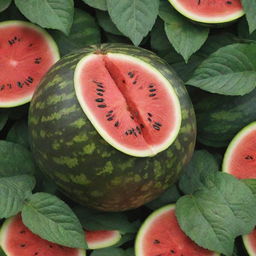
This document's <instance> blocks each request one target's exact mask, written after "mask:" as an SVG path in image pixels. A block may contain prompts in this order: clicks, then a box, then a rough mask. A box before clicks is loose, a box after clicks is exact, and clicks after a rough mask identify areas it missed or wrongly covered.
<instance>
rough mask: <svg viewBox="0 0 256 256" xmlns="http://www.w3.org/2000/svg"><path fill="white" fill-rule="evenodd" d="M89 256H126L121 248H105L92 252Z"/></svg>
mask: <svg viewBox="0 0 256 256" xmlns="http://www.w3.org/2000/svg"><path fill="white" fill-rule="evenodd" d="M91 256H127V254H126V252H125V250H123V249H121V248H105V249H100V250H95V251H93V252H92V254H91Z"/></svg>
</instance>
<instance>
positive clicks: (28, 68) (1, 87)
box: [0, 21, 59, 108]
mask: <svg viewBox="0 0 256 256" xmlns="http://www.w3.org/2000/svg"><path fill="white" fill-rule="evenodd" d="M0 34H1V38H0V45H1V47H0V63H1V64H0V67H1V72H0V108H4V107H15V106H19V105H22V104H25V103H27V102H29V101H30V100H31V98H32V96H33V93H34V90H35V88H36V86H37V85H38V83H39V82H40V80H41V78H42V76H43V75H44V74H45V73H46V72H47V71H48V69H49V68H50V67H51V66H52V65H53V64H54V63H55V62H56V61H57V60H58V59H59V52H58V48H57V46H56V44H55V42H54V41H53V39H52V38H51V37H50V36H49V34H48V33H47V32H46V31H44V30H43V29H41V28H40V27H38V26H35V25H33V24H31V23H29V22H24V21H5V22H1V23H0Z"/></svg>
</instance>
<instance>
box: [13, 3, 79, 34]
mask: <svg viewBox="0 0 256 256" xmlns="http://www.w3.org/2000/svg"><path fill="white" fill-rule="evenodd" d="M15 4H16V6H17V7H18V8H19V10H20V11H21V13H22V14H23V15H24V16H26V18H28V19H29V20H30V21H32V22H33V23H36V24H38V25H40V26H41V27H43V28H52V29H58V30H60V31H62V32H63V33H65V34H66V35H68V34H69V31H70V28H71V25H72V22H73V15H74V1H73V0H26V1H24V0H15Z"/></svg>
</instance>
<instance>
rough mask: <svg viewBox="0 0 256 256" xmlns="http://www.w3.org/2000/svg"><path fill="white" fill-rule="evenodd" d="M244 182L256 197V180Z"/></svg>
mask: <svg viewBox="0 0 256 256" xmlns="http://www.w3.org/2000/svg"><path fill="white" fill-rule="evenodd" d="M242 181H243V182H244V183H245V184H246V185H247V186H248V187H249V188H250V190H251V191H252V193H253V194H254V195H255V196H256V179H242Z"/></svg>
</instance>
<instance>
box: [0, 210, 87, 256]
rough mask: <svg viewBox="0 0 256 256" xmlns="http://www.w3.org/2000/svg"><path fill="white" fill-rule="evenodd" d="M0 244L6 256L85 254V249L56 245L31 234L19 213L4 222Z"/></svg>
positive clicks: (71, 255)
mask: <svg viewBox="0 0 256 256" xmlns="http://www.w3.org/2000/svg"><path fill="white" fill-rule="evenodd" d="M0 246H1V247H2V249H3V250H4V252H5V253H6V255H7V256H30V255H31V256H85V250H82V249H73V248H68V247H64V246H61V245H57V244H54V243H51V242H48V241H46V240H44V239H42V238H40V237H39V236H37V235H35V234H33V233H32V232H31V231H30V230H29V229H28V228H27V227H26V226H25V225H24V224H23V222H22V219H21V216H20V215H17V216H15V217H12V218H9V219H8V220H6V221H5V222H4V224H3V227H2V229H1V232H0Z"/></svg>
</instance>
